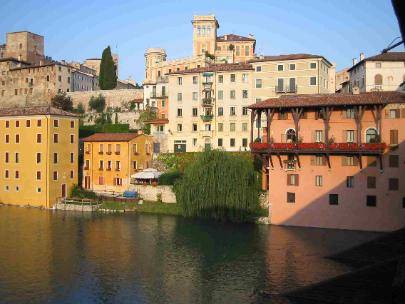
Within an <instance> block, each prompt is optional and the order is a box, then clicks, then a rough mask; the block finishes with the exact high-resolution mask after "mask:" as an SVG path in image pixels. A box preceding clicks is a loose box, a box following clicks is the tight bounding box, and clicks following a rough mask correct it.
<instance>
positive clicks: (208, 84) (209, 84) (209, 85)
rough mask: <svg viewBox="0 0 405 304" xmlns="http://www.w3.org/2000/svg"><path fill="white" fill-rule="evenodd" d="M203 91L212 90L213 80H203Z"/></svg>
mask: <svg viewBox="0 0 405 304" xmlns="http://www.w3.org/2000/svg"><path fill="white" fill-rule="evenodd" d="M202 85H203V91H211V89H212V82H210V81H208V82H203V84H202Z"/></svg>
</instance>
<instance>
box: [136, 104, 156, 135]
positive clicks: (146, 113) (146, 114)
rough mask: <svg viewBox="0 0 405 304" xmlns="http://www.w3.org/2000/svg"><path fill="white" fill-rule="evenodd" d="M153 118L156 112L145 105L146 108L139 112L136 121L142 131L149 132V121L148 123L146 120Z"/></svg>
mask: <svg viewBox="0 0 405 304" xmlns="http://www.w3.org/2000/svg"><path fill="white" fill-rule="evenodd" d="M155 118H156V112H155V111H152V110H151V108H150V107H146V109H145V110H143V111H142V112H141V113H140V114H139V118H138V120H137V122H138V124H139V125H140V126H141V128H142V130H143V133H145V134H150V123H148V121H151V120H153V119H155Z"/></svg>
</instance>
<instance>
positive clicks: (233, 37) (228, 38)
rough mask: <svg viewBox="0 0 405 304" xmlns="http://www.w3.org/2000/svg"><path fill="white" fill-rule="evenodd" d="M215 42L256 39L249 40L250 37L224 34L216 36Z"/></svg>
mask: <svg viewBox="0 0 405 304" xmlns="http://www.w3.org/2000/svg"><path fill="white" fill-rule="evenodd" d="M217 41H218V42H224V41H256V39H254V38H250V37H244V36H239V35H234V34H226V35H222V36H218V37H217Z"/></svg>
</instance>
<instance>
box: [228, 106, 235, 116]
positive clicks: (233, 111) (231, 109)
mask: <svg viewBox="0 0 405 304" xmlns="http://www.w3.org/2000/svg"><path fill="white" fill-rule="evenodd" d="M229 115H230V116H235V115H236V108H235V107H230V108H229Z"/></svg>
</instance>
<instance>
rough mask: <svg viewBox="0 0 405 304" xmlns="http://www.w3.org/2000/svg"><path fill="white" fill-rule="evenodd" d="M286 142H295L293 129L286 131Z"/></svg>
mask: <svg viewBox="0 0 405 304" xmlns="http://www.w3.org/2000/svg"><path fill="white" fill-rule="evenodd" d="M285 135H286V139H287V142H295V141H296V136H295V130H294V129H288V130H287V131H286V132H285Z"/></svg>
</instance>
